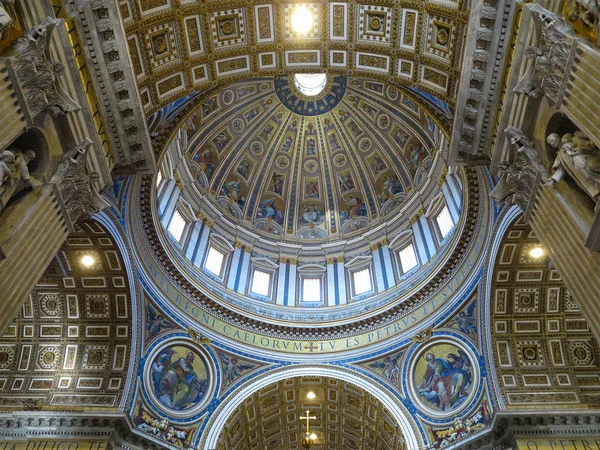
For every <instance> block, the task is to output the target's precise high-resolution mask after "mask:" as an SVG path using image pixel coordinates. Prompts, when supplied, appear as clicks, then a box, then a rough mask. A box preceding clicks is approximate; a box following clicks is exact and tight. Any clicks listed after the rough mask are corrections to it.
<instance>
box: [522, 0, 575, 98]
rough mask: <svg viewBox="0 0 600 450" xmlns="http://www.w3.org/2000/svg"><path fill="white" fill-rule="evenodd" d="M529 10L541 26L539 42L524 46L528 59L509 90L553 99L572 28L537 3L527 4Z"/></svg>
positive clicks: (556, 92)
mask: <svg viewBox="0 0 600 450" xmlns="http://www.w3.org/2000/svg"><path fill="white" fill-rule="evenodd" d="M530 11H531V14H532V16H533V19H534V20H535V22H536V24H537V25H538V26H539V27H540V29H541V38H540V43H539V45H538V46H537V47H529V48H527V49H526V50H525V56H526V58H527V59H529V60H530V62H529V63H528V67H527V69H526V70H525V73H524V74H523V77H522V78H521V79H520V80H519V82H518V83H517V85H516V86H515V88H514V89H513V91H514V92H516V93H517V94H525V95H527V96H528V97H531V98H539V97H540V96H541V95H542V94H545V95H547V96H548V97H550V98H551V99H552V100H556V97H557V95H558V92H559V91H560V88H561V86H562V81H563V78H564V73H565V67H566V65H567V62H568V60H569V53H570V51H571V45H572V37H571V29H572V28H571V26H570V25H569V24H568V23H566V22H565V21H564V20H562V19H561V18H560V16H558V15H556V14H553V13H551V12H550V11H548V10H546V9H544V8H542V7H541V6H539V5H537V4H533V5H531V7H530Z"/></svg>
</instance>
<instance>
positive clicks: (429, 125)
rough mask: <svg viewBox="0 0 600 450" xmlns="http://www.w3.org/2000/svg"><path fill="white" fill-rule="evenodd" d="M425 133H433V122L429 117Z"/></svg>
mask: <svg viewBox="0 0 600 450" xmlns="http://www.w3.org/2000/svg"><path fill="white" fill-rule="evenodd" d="M427 131H429V132H430V133H433V132H434V131H435V121H434V120H433V119H432V118H431V117H429V116H427Z"/></svg>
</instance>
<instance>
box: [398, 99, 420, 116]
mask: <svg viewBox="0 0 600 450" xmlns="http://www.w3.org/2000/svg"><path fill="white" fill-rule="evenodd" d="M402 104H403V105H404V106H408V108H409V109H410V110H411V111H413V112H416V113H418V112H419V106H418V105H417V104H416V103H415V102H413V101H412V100H411V99H410V98H408V97H404V98H403V99H402Z"/></svg>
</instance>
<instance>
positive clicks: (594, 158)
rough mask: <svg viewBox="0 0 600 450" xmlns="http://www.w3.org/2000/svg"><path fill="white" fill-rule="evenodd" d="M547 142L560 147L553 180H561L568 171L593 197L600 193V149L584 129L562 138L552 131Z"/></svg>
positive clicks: (595, 197) (554, 166)
mask: <svg viewBox="0 0 600 450" xmlns="http://www.w3.org/2000/svg"><path fill="white" fill-rule="evenodd" d="M546 142H547V143H548V144H549V145H550V146H551V147H554V148H558V153H557V155H556V160H555V161H554V165H553V166H552V167H553V168H554V169H555V172H554V175H552V180H553V181H554V182H559V181H561V180H562V179H563V178H564V176H565V175H566V174H567V173H568V174H569V175H571V176H572V177H573V178H574V179H575V181H576V182H577V184H579V186H580V187H581V188H582V189H583V190H584V191H585V192H586V193H587V194H588V195H590V196H591V197H592V198H593V199H597V198H598V195H599V194H600V150H599V149H598V147H596V145H595V144H594V143H593V142H592V141H591V140H590V139H589V138H588V137H587V135H586V134H585V133H583V132H582V131H579V130H578V131H575V132H574V133H566V134H564V135H563V136H562V138H561V137H560V136H559V135H558V134H557V133H551V134H550V135H548V137H547V138H546Z"/></svg>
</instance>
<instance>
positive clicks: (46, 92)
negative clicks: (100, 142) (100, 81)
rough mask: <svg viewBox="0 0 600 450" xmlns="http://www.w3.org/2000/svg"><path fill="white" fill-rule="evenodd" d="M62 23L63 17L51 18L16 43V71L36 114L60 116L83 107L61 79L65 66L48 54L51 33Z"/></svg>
mask: <svg viewBox="0 0 600 450" xmlns="http://www.w3.org/2000/svg"><path fill="white" fill-rule="evenodd" d="M59 23H60V20H57V19H52V18H50V17H48V18H46V19H45V20H44V21H43V22H42V23H41V24H40V25H38V26H36V27H33V28H32V29H31V30H29V31H28V32H27V33H25V35H23V36H22V37H20V38H19V39H18V40H17V42H16V43H15V47H14V50H15V54H16V58H15V59H16V61H15V70H16V74H17V77H18V79H19V83H20V85H21V86H22V88H23V91H24V94H25V98H26V100H27V106H28V107H29V110H30V112H31V115H32V117H35V116H37V115H38V114H39V113H41V112H42V111H46V112H49V113H50V114H51V115H52V116H53V117H58V116H60V115H66V114H68V113H69V112H71V111H79V109H80V108H81V107H80V106H79V105H78V104H77V103H76V102H75V101H74V100H73V99H72V98H71V97H70V96H69V95H68V94H67V93H66V92H65V90H64V89H63V88H62V86H61V85H60V83H59V82H58V76H59V75H60V74H62V73H63V72H64V66H63V65H62V64H61V63H53V62H52V61H50V60H49V59H48V58H47V56H46V51H47V49H48V44H49V42H50V35H51V34H52V31H53V30H54V27H55V26H56V25H57V24H59Z"/></svg>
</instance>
